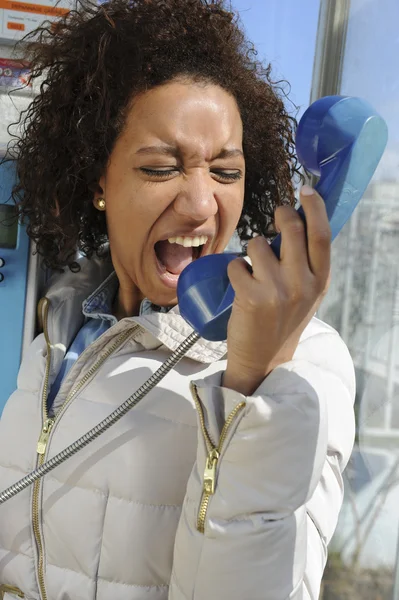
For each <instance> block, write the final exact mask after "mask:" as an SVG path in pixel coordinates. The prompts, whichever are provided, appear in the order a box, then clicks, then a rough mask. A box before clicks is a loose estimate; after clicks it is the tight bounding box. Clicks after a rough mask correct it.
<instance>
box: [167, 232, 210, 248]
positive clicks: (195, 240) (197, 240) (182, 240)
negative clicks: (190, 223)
mask: <svg viewBox="0 0 399 600" xmlns="http://www.w3.org/2000/svg"><path fill="white" fill-rule="evenodd" d="M207 241H208V236H207V235H197V236H196V237H171V238H168V242H169V243H170V244H180V246H185V247H189V246H202V245H203V244H206V242H207Z"/></svg>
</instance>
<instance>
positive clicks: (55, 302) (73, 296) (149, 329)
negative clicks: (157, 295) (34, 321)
mask: <svg viewBox="0 0 399 600" xmlns="http://www.w3.org/2000/svg"><path fill="white" fill-rule="evenodd" d="M78 263H79V265H80V271H79V272H77V273H72V272H71V271H69V270H68V271H66V272H64V273H62V274H61V275H60V274H57V275H55V276H53V277H52V278H51V279H50V280H49V282H48V285H47V290H46V292H45V296H46V298H48V300H49V312H48V320H47V330H48V335H49V339H50V342H51V344H52V346H53V349H55V351H56V354H59V355H60V356H59V358H61V355H62V356H63V355H64V354H65V352H66V350H67V348H69V346H70V344H71V343H72V341H73V339H74V338H75V336H76V334H77V333H78V331H79V329H80V328H81V327H82V325H83V322H84V310H85V309H87V302H88V299H89V298H90V297H92V294H93V292H94V291H95V290H96V289H97V288H98V287H99V286H101V285H102V283H103V282H104V281H105V280H106V279H107V278H108V277H110V275H111V273H112V272H113V266H112V262H111V259H110V256H109V254H108V253H106V254H105V255H103V256H99V257H96V258H92V259H90V260H89V259H87V258H80V259H79V260H78ZM132 322H135V323H138V324H140V325H141V327H142V328H143V330H144V331H143V332H142V334H141V335H140V340H139V341H140V343H141V344H142V345H143V346H144V347H145V348H147V349H150V348H155V347H159V346H161V345H164V346H166V347H167V348H169V349H170V350H172V351H173V350H176V348H177V347H178V346H179V344H180V343H181V342H183V341H184V340H185V339H186V338H187V337H188V336H189V335H190V334H191V333H192V332H193V329H192V328H191V327H190V326H189V325H188V324H187V323H186V322H185V320H184V319H183V317H182V316H181V315H180V313H179V308H178V306H175V307H173V308H172V309H171V310H170V311H169V312H167V313H164V312H152V313H149V314H142V315H141V316H137V317H130V318H126V319H122V320H121V321H120V322H119V323H118V324H117V325H115V327H117V328H118V329H119V328H120V329H121V328H122V327H123V326H128V325H129V324H131V323H132ZM144 332H145V333H144ZM226 353H227V344H226V342H209V341H207V340H204V339H202V338H200V339H199V340H198V342H197V343H196V344H194V346H192V347H191V348H190V349H189V350H188V352H187V353H186V356H187V357H189V358H192V359H193V360H195V361H198V362H201V363H212V362H214V361H218V360H220V359H221V358H222V357H223V356H225V355H226Z"/></svg>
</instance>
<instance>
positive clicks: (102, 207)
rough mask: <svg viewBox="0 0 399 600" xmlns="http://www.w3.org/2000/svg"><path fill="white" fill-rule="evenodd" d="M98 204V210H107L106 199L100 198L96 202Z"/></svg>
mask: <svg viewBox="0 0 399 600" xmlns="http://www.w3.org/2000/svg"><path fill="white" fill-rule="evenodd" d="M96 204H97V207H96V208H97V209H98V210H105V200H104V198H98V199H97V200H96Z"/></svg>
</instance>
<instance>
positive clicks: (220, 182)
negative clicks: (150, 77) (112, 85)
mask: <svg viewBox="0 0 399 600" xmlns="http://www.w3.org/2000/svg"><path fill="white" fill-rule="evenodd" d="M242 135H243V131H242V122H241V117H240V114H239V110H238V107H237V104H236V102H235V100H234V98H233V97H232V96H230V95H229V94H228V93H227V92H226V91H224V90H223V89H222V88H220V87H218V86H216V85H212V84H209V85H205V84H201V85H200V84H196V83H189V82H183V81H181V82H179V81H174V82H170V83H168V84H166V85H163V86H161V87H157V88H155V89H152V90H150V91H148V92H145V93H144V94H142V95H140V96H139V97H138V98H136V99H135V101H134V103H133V106H132V108H131V110H130V113H129V114H128V117H127V120H126V125H125V127H124V130H123V132H122V133H121V135H120V136H119V138H118V140H117V142H116V144H115V147H114V149H113V151H112V154H111V156H110V160H109V163H108V166H107V169H106V172H105V174H104V176H103V177H102V178H101V180H100V182H99V191H98V193H97V194H96V197H95V199H96V198H98V197H99V196H102V197H104V198H105V201H106V220H107V228H108V236H109V241H110V249H111V255H112V261H113V265H114V268H115V270H116V273H117V275H118V279H119V283H120V292H119V294H120V295H121V294H122V295H123V298H124V299H125V300H124V303H125V305H126V299H128V300H127V305H129V311H130V314H134V313H132V312H131V311H132V310H133V311H137V310H138V307H139V304H140V301H141V299H142V298H144V297H146V298H148V299H149V300H151V301H152V302H153V303H155V304H158V305H160V306H167V305H171V304H175V303H176V302H177V299H176V286H177V280H178V277H179V274H180V273H181V271H182V270H183V268H184V267H185V266H186V265H187V264H188V263H190V262H191V261H192V260H195V259H196V258H197V257H198V255H199V254H200V255H201V256H203V255H205V254H213V253H216V252H222V251H223V249H224V248H225V246H226V244H227V243H228V241H229V239H230V237H231V235H232V234H233V232H234V230H235V228H236V225H237V222H238V220H239V217H240V214H241V210H242V206H243V199H244V176H245V162H244V156H243V149H242ZM136 314H137V313H136Z"/></svg>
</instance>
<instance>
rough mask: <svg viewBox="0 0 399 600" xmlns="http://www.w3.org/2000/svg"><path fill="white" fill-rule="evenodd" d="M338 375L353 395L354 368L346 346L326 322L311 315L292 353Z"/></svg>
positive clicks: (296, 357) (352, 395)
mask: <svg viewBox="0 0 399 600" xmlns="http://www.w3.org/2000/svg"><path fill="white" fill-rule="evenodd" d="M294 359H295V360H304V361H307V362H310V363H312V364H313V365H315V366H317V367H320V369H322V370H324V371H325V372H328V373H329V374H331V375H335V376H336V377H338V378H339V379H340V380H341V381H342V382H343V383H344V385H345V387H346V388H347V389H348V391H349V393H350V395H351V397H352V398H354V396H355V388H356V384H355V369H354V365H353V360H352V357H351V355H350V352H349V350H348V347H347V345H346V343H345V342H344V340H343V339H342V337H341V336H340V335H339V333H338V332H337V331H336V330H335V329H334V328H333V327H331V326H330V325H328V324H327V323H324V322H323V321H321V320H320V319H318V318H316V317H313V319H312V320H311V321H310V323H309V325H308V326H307V328H306V329H305V331H304V332H303V334H302V336H301V339H300V341H299V344H298V347H297V350H296V352H295V355H294Z"/></svg>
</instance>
